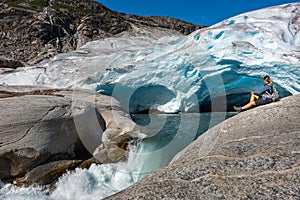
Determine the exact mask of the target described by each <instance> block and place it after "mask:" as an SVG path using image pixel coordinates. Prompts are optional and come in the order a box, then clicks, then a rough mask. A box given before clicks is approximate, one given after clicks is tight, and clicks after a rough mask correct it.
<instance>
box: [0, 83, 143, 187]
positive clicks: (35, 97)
mask: <svg viewBox="0 0 300 200" xmlns="http://www.w3.org/2000/svg"><path fill="white" fill-rule="evenodd" d="M0 110H1V112H0V119H1V120H0V179H1V180H15V179H18V180H19V181H17V182H20V183H22V184H25V185H26V184H33V183H34V180H37V179H38V177H37V176H35V175H36V174H39V175H38V176H39V177H47V176H46V174H45V176H43V174H41V173H40V171H39V173H35V172H36V170H35V171H31V170H33V169H37V167H38V166H41V165H43V166H46V167H45V168H43V169H47V170H45V173H46V171H51V170H52V171H54V172H55V170H54V169H52V167H53V166H56V165H54V164H51V163H52V162H57V161H61V160H68V162H75V163H76V165H79V164H81V163H82V162H83V161H84V160H87V159H88V160H89V162H91V161H92V162H97V163H103V162H102V161H105V162H106V163H109V162H110V163H111V162H117V161H118V160H120V159H123V158H124V157H125V156H126V148H125V147H126V146H124V143H126V142H128V141H131V140H134V139H138V138H139V137H145V136H146V135H145V134H143V133H142V132H141V130H140V129H139V127H138V126H137V125H136V124H135V123H134V122H133V121H132V120H131V119H130V116H129V115H128V114H127V113H125V112H124V111H122V109H121V107H120V105H119V103H118V101H116V100H115V99H114V98H112V97H109V96H105V95H100V94H97V93H94V92H91V91H88V90H76V89H72V90H69V89H49V88H44V87H35V86H0ZM122 147H124V148H122ZM96 149H97V150H99V151H101V157H99V155H97V157H94V159H91V158H92V157H93V154H94V151H95V150H96ZM111 152H113V153H111ZM116 152H118V153H117V154H116ZM96 158H99V159H98V160H97V159H96ZM49 163H50V164H49ZM82 164H84V163H82ZM84 165H86V164H84ZM51 166H52V167H51ZM64 166H70V167H64V168H66V169H72V168H74V167H75V166H74V165H73V164H72V165H64ZM38 169H39V168H38ZM56 171H59V173H61V170H56ZM28 177H29V178H28ZM20 180H21V181H20ZM38 182H39V183H42V184H43V183H48V182H49V181H48V180H42V179H39V181H38Z"/></svg>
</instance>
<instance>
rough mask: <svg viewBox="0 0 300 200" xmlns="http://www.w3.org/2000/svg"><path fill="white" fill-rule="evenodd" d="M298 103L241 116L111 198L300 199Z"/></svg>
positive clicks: (291, 101)
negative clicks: (167, 164) (168, 163)
mask: <svg viewBox="0 0 300 200" xmlns="http://www.w3.org/2000/svg"><path fill="white" fill-rule="evenodd" d="M299 101H300V95H295V96H290V97H287V98H284V99H281V100H280V101H279V102H275V103H271V104H268V105H265V106H260V107H257V108H254V109H251V110H249V111H246V112H242V113H239V114H238V115H236V116H234V117H232V118H230V119H228V120H226V121H224V122H223V123H221V124H219V125H217V126H215V127H213V128H211V129H210V130H208V131H207V132H206V133H204V134H203V135H201V136H200V137H199V138H198V139H197V140H196V141H194V142H193V143H192V144H191V145H189V146H188V147H187V148H186V149H184V150H183V151H182V152H180V153H179V154H178V155H177V156H176V157H175V158H174V159H173V161H172V162H171V164H170V165H169V166H167V167H165V168H163V169H161V170H158V171H156V172H154V173H152V174H150V175H149V176H147V177H145V178H144V179H142V180H140V181H139V182H138V183H136V184H135V185H133V186H131V187H129V188H128V189H126V190H124V191H122V192H120V193H118V194H116V195H114V196H112V197H109V198H107V199H300V189H299V188H300V137H299V136H300V123H299V122H300V115H299V112H300V105H299Z"/></svg>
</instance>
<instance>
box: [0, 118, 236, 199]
mask: <svg viewBox="0 0 300 200" xmlns="http://www.w3.org/2000/svg"><path fill="white" fill-rule="evenodd" d="M233 115H234V113H201V114H172V115H170V114H168V115H166V114H159V115H146V114H139V115H133V116H132V117H133V119H134V120H135V121H136V123H138V124H139V125H141V126H144V127H146V128H148V129H150V130H152V132H153V136H152V137H150V138H147V139H144V140H143V141H140V142H139V143H138V145H137V146H132V147H131V150H130V153H129V155H128V162H121V163H116V164H106V165H95V164H93V165H91V167H90V168H89V169H76V170H75V171H71V172H67V173H66V174H64V175H63V176H62V177H61V178H60V179H59V181H58V182H57V183H56V189H55V190H54V191H50V190H49V189H47V188H43V187H28V188H20V187H16V186H14V185H12V184H4V183H2V182H1V181H0V200H4V199H5V200H35V199H36V200H86V199H102V198H105V197H107V196H110V195H112V194H115V193H117V192H119V191H121V190H123V189H125V188H127V187H129V186H130V185H132V184H133V183H135V182H136V181H138V180H139V179H141V178H142V177H144V176H145V175H147V174H149V173H151V172H153V171H155V170H157V169H159V168H160V167H163V166H166V165H168V164H169V162H170V161H171V160H172V158H173V157H174V156H175V155H176V153H178V152H179V151H181V150H182V149H183V148H185V147H186V146H187V145H188V144H190V143H191V142H192V141H193V140H195V139H196V138H197V137H198V136H199V135H201V134H202V133H203V132H205V131H206V130H207V129H209V128H210V127H212V126H214V125H216V124H218V123H220V122H222V121H223V120H225V119H226V118H228V117H231V116H233Z"/></svg>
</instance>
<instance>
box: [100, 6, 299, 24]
mask: <svg viewBox="0 0 300 200" xmlns="http://www.w3.org/2000/svg"><path fill="white" fill-rule="evenodd" d="M98 2H100V3H102V4H104V5H105V6H106V7H108V8H110V9H111V10H115V11H118V12H123V13H126V14H136V15H141V16H145V15H146V16H147V15H148V16H149V15H153V16H168V17H173V18H178V19H181V20H184V21H188V22H192V23H195V24H199V25H213V24H215V23H217V22H219V21H222V20H224V19H227V18H230V17H233V16H235V15H238V14H241V13H244V12H248V11H252V10H257V9H260V8H265V7H269V6H274V5H280V4H285V3H291V2H298V1H293V0H247V1H245V0H205V1H204V0H203V1H200V0H181V1H180V0H98Z"/></svg>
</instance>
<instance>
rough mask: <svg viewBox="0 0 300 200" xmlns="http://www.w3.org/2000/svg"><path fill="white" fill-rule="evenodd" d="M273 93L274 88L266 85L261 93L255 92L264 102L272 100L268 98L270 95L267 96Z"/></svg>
mask: <svg viewBox="0 0 300 200" xmlns="http://www.w3.org/2000/svg"><path fill="white" fill-rule="evenodd" d="M272 93H273V90H272V86H271V85H270V84H265V85H264V87H263V88H262V89H261V90H260V91H257V92H254V94H256V95H259V96H260V97H261V98H262V99H263V100H267V101H269V100H271V101H272V99H271V98H268V96H269V95H267V94H272Z"/></svg>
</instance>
